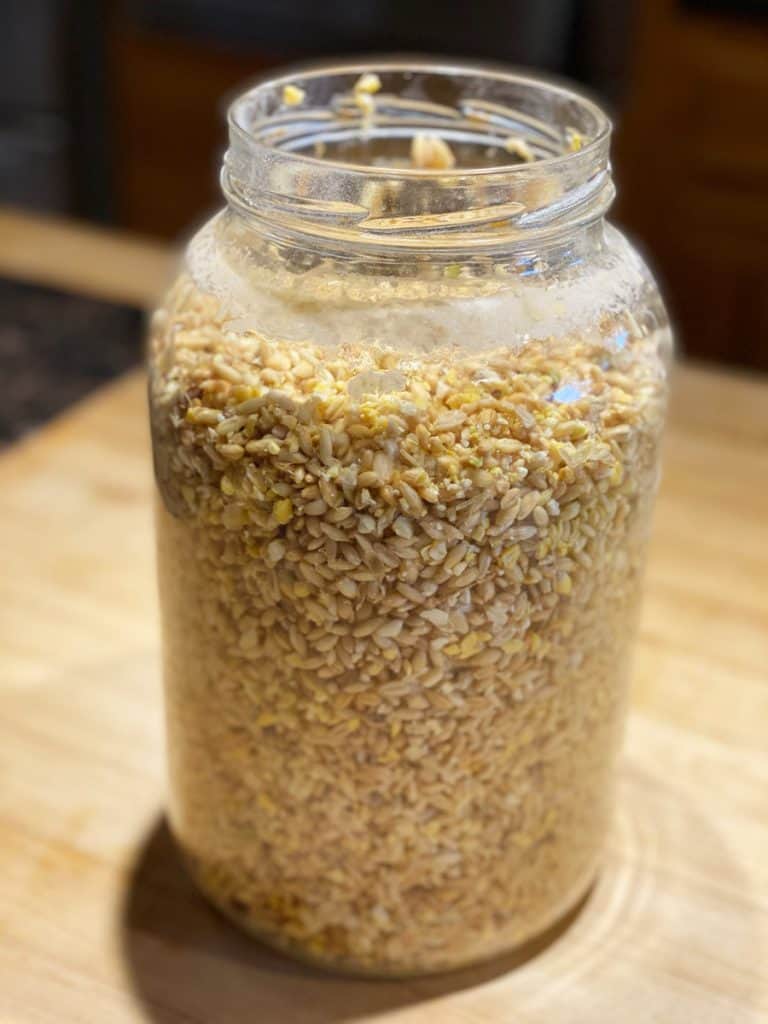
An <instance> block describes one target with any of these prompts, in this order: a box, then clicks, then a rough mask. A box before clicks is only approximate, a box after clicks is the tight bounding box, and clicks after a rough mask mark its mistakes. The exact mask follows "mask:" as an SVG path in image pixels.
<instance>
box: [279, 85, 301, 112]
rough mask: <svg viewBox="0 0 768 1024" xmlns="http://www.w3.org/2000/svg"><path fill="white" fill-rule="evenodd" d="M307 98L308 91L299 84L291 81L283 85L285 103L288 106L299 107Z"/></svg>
mask: <svg viewBox="0 0 768 1024" xmlns="http://www.w3.org/2000/svg"><path fill="white" fill-rule="evenodd" d="M305 98H306V93H305V92H304V90H303V89H300V88H299V86H298V85H293V84H292V83H289V84H288V85H284V86H283V103H284V104H285V105H286V107H298V106H300V105H301V104H302V103H303V102H304V100H305Z"/></svg>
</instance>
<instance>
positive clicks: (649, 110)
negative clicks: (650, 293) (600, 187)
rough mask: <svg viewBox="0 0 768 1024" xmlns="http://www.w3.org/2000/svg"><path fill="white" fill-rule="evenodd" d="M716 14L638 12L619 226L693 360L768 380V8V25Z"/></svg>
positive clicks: (648, 7) (620, 140)
mask: <svg viewBox="0 0 768 1024" xmlns="http://www.w3.org/2000/svg"><path fill="white" fill-rule="evenodd" d="M706 6H707V5H705V4H695V3H689V4H682V3H677V2H674V0H640V3H639V4H638V8H637V15H638V17H637V25H636V41H635V46H634V47H633V61H634V64H633V67H632V69H631V78H630V87H629V93H628V96H627V104H626V109H625V112H624V115H623V117H622V119H621V124H620V130H619V132H618V134H617V146H616V171H617V177H618V180H619V187H620V193H619V194H620V196H621V201H620V205H619V207H618V215H619V218H620V220H621V221H622V223H623V225H624V226H625V227H626V228H627V229H628V230H629V231H630V233H631V234H632V235H634V237H635V238H636V239H638V240H639V241H640V242H641V243H642V244H643V245H644V247H645V248H646V250H647V251H648V253H649V256H650V258H651V261H652V263H653V264H654V267H655V268H656V269H657V271H658V273H659V275H660V277H661V279H662V282H663V284H664V285H665V286H666V289H665V291H666V294H667V296H668V299H669V306H670V309H671V312H672V314H673V317H674V318H675V320H676V322H677V325H678V328H679V336H680V339H681V343H682V347H683V349H684V351H686V352H687V353H688V354H689V355H693V356H696V357H701V358H707V359H718V360H721V361H724V362H731V363H735V364H740V365H743V366H750V367H759V368H761V369H764V370H768V130H766V116H767V115H768V4H764V5H763V6H764V7H765V15H764V16H763V17H759V16H758V17H756V16H754V15H753V16H746V15H742V16H737V15H735V14H733V13H731V14H728V15H726V14H723V13H718V14H713V13H709V12H706V11H703V10H702V9H701V8H703V7H706ZM710 6H716V7H719V8H723V7H726V6H730V8H731V10H732V11H733V10H734V9H735V8H736V7H738V4H731V5H725V4H716V5H710ZM749 6H750V7H751V8H753V9H754V8H755V6H756V5H755V4H751V5H749Z"/></svg>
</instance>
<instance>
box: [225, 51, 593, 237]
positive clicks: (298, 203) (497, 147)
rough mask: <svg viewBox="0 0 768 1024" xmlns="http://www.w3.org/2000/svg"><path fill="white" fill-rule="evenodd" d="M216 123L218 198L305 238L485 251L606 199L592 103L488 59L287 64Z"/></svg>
mask: <svg viewBox="0 0 768 1024" xmlns="http://www.w3.org/2000/svg"><path fill="white" fill-rule="evenodd" d="M228 121H229V135H230V147H229V150H228V151H227V154H226V157H225V163H224V168H223V172H222V185H223V188H224V191H225V194H226V195H227V198H228V199H230V201H231V202H233V203H234V204H235V205H236V206H238V207H239V208H240V209H241V210H245V211H246V212H249V213H251V214H252V215H254V216H257V217H259V218H260V219H262V220H264V219H266V220H279V221H282V222H283V226H284V227H285V226H288V222H289V221H292V222H296V223H294V227H297V226H298V224H299V223H300V224H301V226H302V229H303V230H304V231H307V232H309V234H312V235H317V234H318V228H321V229H322V231H321V232H320V233H321V234H325V235H326V236H327V237H329V238H330V237H333V235H334V234H336V233H337V232H339V231H340V232H342V233H347V234H349V233H350V232H352V231H354V233H355V234H356V240H357V241H358V242H360V243H363V244H365V243H372V242H374V241H376V242H378V243H381V242H382V241H383V239H384V238H386V239H387V240H388V244H389V245H393V244H398V245H405V246H407V247H413V246H414V245H418V244H419V243H421V244H424V243H425V242H426V241H427V240H431V241H432V243H433V244H436V243H437V240H438V236H439V241H440V244H441V245H447V246H448V247H449V248H451V247H455V245H456V244H459V243H461V244H462V245H464V246H469V247H470V248H473V249H474V248H477V247H486V246H492V247H494V246H497V245H500V244H507V245H508V244H509V243H510V242H511V241H512V240H513V239H514V238H516V237H519V236H520V234H521V233H525V232H527V233H528V236H530V232H531V231H532V230H536V231H539V232H540V231H542V230H546V229H547V227H548V226H549V227H556V228H557V229H558V230H562V229H563V228H565V227H569V228H571V229H572V228H573V227H574V226H575V225H576V223H577V222H578V223H583V222H585V220H589V219H592V220H594V219H597V217H599V216H601V215H602V213H603V212H604V211H605V209H606V208H607V206H608V204H609V203H610V200H611V199H612V197H613V188H612V184H611V181H610V172H609V168H608V146H609V140H610V133H611V123H610V121H609V119H608V117H607V116H606V115H605V114H604V113H603V111H602V110H601V109H600V107H599V106H598V105H597V104H595V103H594V102H593V101H592V100H590V99H588V98H587V97H586V96H583V95H582V94H580V93H578V92H575V91H573V90H572V89H570V88H567V87H565V86H563V85H560V84H557V83H555V82H552V81H549V80H547V79H543V78H538V77H535V76H531V75H527V74H522V73H518V72H515V71H510V70H508V69H503V68H499V67H497V66H490V65H482V64H463V63H453V62H451V63H447V62H445V61H430V60H424V59H421V58H419V59H414V60H408V59H376V58H371V59H370V60H368V61H366V62H364V63H363V62H360V61H356V62H343V63H335V64H320V65H318V64H313V65H304V66H297V67H295V68H293V69H289V70H287V71H286V72H284V73H282V74H280V75H278V76H274V77H270V78H268V79H265V80H262V81H260V82H258V83H257V84H256V85H255V86H254V87H253V88H251V89H249V90H248V91H247V92H245V93H244V94H242V95H241V96H240V97H238V98H237V99H236V100H235V101H234V102H233V103H232V105H231V106H230V108H229V114H228ZM435 140H437V141H435ZM419 147H421V150H419ZM425 147H426V149H425ZM420 152H426V154H427V157H428V158H429V159H427V161H426V163H425V162H424V161H421V160H419V159H417V161H416V165H415V166H414V155H416V157H417V158H418V157H419V153H420ZM312 225H314V227H313V226H312Z"/></svg>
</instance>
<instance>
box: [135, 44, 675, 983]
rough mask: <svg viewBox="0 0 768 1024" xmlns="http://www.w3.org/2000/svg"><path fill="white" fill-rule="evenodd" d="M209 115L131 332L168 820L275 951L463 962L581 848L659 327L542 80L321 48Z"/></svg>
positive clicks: (593, 801) (608, 699)
mask: <svg viewBox="0 0 768 1024" xmlns="http://www.w3.org/2000/svg"><path fill="white" fill-rule="evenodd" d="M229 134H230V145H229V150H228V152H227V154H226V157H225V160H224V167H223V171H222V177H221V181H222V188H223V192H224V196H225V198H226V205H225V208H224V209H223V210H222V212H220V213H219V214H217V215H216V216H215V217H214V218H213V219H212V220H211V221H210V222H209V223H208V224H206V225H205V226H204V227H203V228H202V230H200V231H199V233H198V234H197V235H196V236H195V237H194V238H193V240H192V241H191V243H190V244H189V246H188V249H187V253H186V257H185V264H184V268H183V270H182V272H181V275H180V277H179V279H178V280H177V282H176V283H175V284H174V286H173V287H172V289H171V291H170V293H169V294H168V296H167V299H166V301H165V304H164V306H163V308H162V309H161V310H160V311H158V312H157V313H156V314H155V316H154V318H153V321H152V337H151V386H150V394H151V415H152V427H153V438H154V455H155V467H156V476H157V484H158V494H159V501H158V505H157V507H158V512H157V535H158V547H159V574H160V587H161V598H162V614H163V633H164V651H165V686H166V707H167V722H168V751H169V765H170V782H171V786H170V803H171V822H172V827H173V830H174V833H175V835H176V837H177V840H178V842H179V844H180V847H181V849H182V850H183V853H184V856H185V859H186V861H187V863H188V864H189V867H190V870H191V872H192V875H193V877H194V878H195V880H196V882H197V883H198V885H199V887H200V888H201V889H202V891H203V892H204V893H205V894H206V896H207V897H208V898H209V899H210V900H211V901H212V902H213V903H214V904H215V905H216V906H218V907H219V908H220V909H221V910H222V911H224V912H225V913H226V914H227V915H229V916H230V917H231V918H233V919H234V920H236V921H237V922H238V923H239V924H240V925H241V926H242V927H243V928H246V929H248V930H249V931H251V932H252V933H254V934H255V935H257V936H259V937H261V938H263V939H265V940H266V941H268V942H270V943H273V944H274V945H276V946H279V947H281V948H283V949H285V950H287V951H289V952H291V953H294V954H295V955H298V956H300V957H303V958H307V959H310V960H312V961H315V962H318V963H321V964H325V965H328V966H332V967H336V968H340V969H344V970H353V971H361V972H367V973H371V974H396V975H405V974H411V973H418V972H428V971H433V970H436V969H441V968H450V967H456V966H459V965H462V964H466V963H468V962H471V961H474V960H478V959H480V958H484V957H489V956H491V955H493V954H497V953H499V952H501V951H505V950H508V949H511V948H512V947H515V946H518V945H520V944H522V943H524V942H526V940H529V939H531V938H532V937H533V936H536V935H537V934H538V933H540V932H541V931H542V930H544V929H546V928H547V927H548V926H550V925H552V924H553V923H554V922H556V921H557V920H558V919H559V918H561V916H562V915H564V914H565V913H566V912H567V911H568V910H569V909H571V908H572V907H574V905H575V904H576V903H577V902H578V901H579V899H580V898H581V897H582V896H583V895H584V893H585V892H586V891H587V889H588V887H589V885H590V883H591V882H592V880H593V878H594V876H595V872H596V870H597V867H598V862H599V857H600V852H601V847H602V846H603V843H604V839H605V836H606V830H607V828H608V825H609V822H610V812H611V799H612V784H613V780H614V776H615V773H616V758H617V752H618V749H619V745H620V740H621V733H622V723H623V719H624V715H625V708H626V702H627V679H628V671H629V667H630V653H631V645H632V638H633V632H634V629H635V620H636V616H637V610H638V599H639V594H640V587H641V579H642V572H643V558H644V551H645V547H646V541H647V537H648V530H649V523H650V515H651V507H652V504H653V498H654V492H655V490H656V484H657V480H658V460H659V441H660V435H661V431H662V424H663V419H664V406H665V394H666V376H667V363H668V352H669V348H670V335H669V329H668V324H667V319H666V316H665V314H664V310H663V307H662V304H661V301H660V299H659V295H658V292H657V289H656V286H655V285H654V282H653V280H652V278H651V276H650V274H649V272H648V270H647V269H646V267H645V266H644V264H643V262H642V261H641V260H640V258H639V257H638V256H637V254H636V253H635V252H634V251H633V250H632V248H631V247H630V246H629V245H628V243H627V242H626V241H625V239H624V238H623V237H622V236H621V234H619V232H618V231H616V229H615V228H613V227H611V226H609V225H608V224H607V223H606V222H605V220H604V215H605V212H606V210H607V208H608V206H609V204H610V201H611V199H612V197H613V186H612V183H611V177H610V170H609V164H608V149H609V136H610V125H609V122H608V120H607V119H606V117H605V115H604V114H603V113H602V112H601V111H600V110H599V108H597V107H596V106H595V105H594V104H593V103H592V102H590V101H589V100H587V99H585V98H582V97H580V96H579V95H577V94H576V93H573V92H571V91H569V90H568V89H564V88H562V87H560V86H556V85H552V84H549V83H547V82H544V81H540V80H537V79H534V78H529V77H525V76H522V75H517V74H509V73H506V72H494V71H489V70H487V69H477V68H473V67H468V66H453V65H452V66H443V65H438V64H429V63H427V64H421V65H412V64H405V63H399V62H380V63H377V64H376V65H375V66H374V67H368V66H365V67H361V66H352V65H343V66H333V67H319V68H315V69H312V70H306V69H304V70H302V71H301V72H297V73H296V74H295V75H292V76H290V75H289V76H285V77H282V78H274V79H272V80H270V81H266V82H263V83H262V84H260V85H258V86H256V87H255V88H253V89H252V90H251V91H249V92H247V93H245V94H244V95H243V96H241V97H240V98H239V99H237V100H236V101H235V102H234V104H233V105H232V107H231V110H230V114H229Z"/></svg>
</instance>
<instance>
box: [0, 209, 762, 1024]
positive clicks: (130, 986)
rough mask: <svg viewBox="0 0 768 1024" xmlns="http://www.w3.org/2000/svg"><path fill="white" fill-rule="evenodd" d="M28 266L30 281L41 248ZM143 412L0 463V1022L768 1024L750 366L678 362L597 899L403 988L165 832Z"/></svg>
mask: <svg viewBox="0 0 768 1024" xmlns="http://www.w3.org/2000/svg"><path fill="white" fill-rule="evenodd" d="M0 227H2V218H0ZM61 230H64V229H61ZM81 234H82V233H81ZM25 237H27V235H26V232H25ZM57 237H58V236H57ZM65 241H66V240H65ZM65 241H64V242H62V240H61V239H60V238H59V243H61V244H62V245H64V246H65V250H66V244H65ZM97 241H98V244H97V253H96V257H95V261H96V263H97V264H98V265H99V267H100V269H99V271H98V273H97V275H96V285H95V290H97V291H99V293H100V294H106V293H109V291H110V287H109V285H110V282H109V276H110V274H109V273H107V272H106V271H105V270H104V268H103V266H102V260H103V258H104V257H105V256H106V255H107V254H109V255H110V260H111V264H110V265H111V267H112V268H113V269H112V271H111V273H112V276H113V277H114V278H115V279H116V290H115V291H114V294H115V297H117V298H122V297H125V295H126V294H130V295H131V297H132V298H135V297H137V296H139V297H143V298H147V299H148V298H149V297H150V295H151V293H152V291H153V290H154V288H155V287H156V280H157V277H149V276H148V277H147V279H146V285H144V284H142V281H141V280H139V279H140V277H141V272H140V271H139V270H137V271H136V280H135V281H134V284H133V285H130V284H126V283H125V280H124V277H123V276H122V275H121V274H120V273H118V272H116V271H115V270H114V268H115V267H116V266H117V267H118V268H119V266H120V259H121V258H122V256H125V255H126V253H127V256H128V258H129V259H128V263H129V264H131V260H134V258H135V257H136V256H137V250H136V249H135V247H136V246H137V245H138V243H130V244H129V245H128V248H127V249H126V248H123V247H122V245H121V243H119V242H118V241H116V240H110V239H109V238H108V237H106V236H102V237H101V238H100V239H99V240H97ZM91 242H93V239H91V241H90V242H89V243H88V244H91ZM94 244H96V243H94ZM99 246H104V247H105V248H104V249H102V248H99ZM86 248H87V246H86ZM148 252H149V250H148ZM153 258H156V264H155V265H156V266H157V267H158V268H159V267H160V266H161V264H162V260H161V258H160V256H159V255H158V254H157V253H156V252H155V255H154V257H153ZM81 262H82V264H83V267H84V268H87V265H88V259H87V258H84V259H83V261H81ZM3 265H4V269H6V270H7V265H8V259H7V257H4V259H3ZM140 265H141V260H140V259H138V261H137V263H136V266H137V267H138V266H140ZM55 271H56V267H55V266H54V267H53V272H54V274H55ZM21 272H23V273H24V274H25V275H26V276H31V277H36V278H38V279H42V278H45V277H46V268H45V267H44V266H43V267H42V269H41V268H40V266H39V265H37V264H34V263H33V261H32V259H31V257H29V259H28V263H27V264H26V265H25V266H23V267H21ZM86 277H87V275H86ZM90 280H91V281H92V280H93V279H90ZM83 287H84V288H88V287H89V280H88V279H86V280H84V281H83ZM121 288H122V292H121V291H120V289H121ZM145 419H146V412H145V408H144V398H143V383H142V381H141V379H140V378H139V376H138V375H134V376H131V377H129V378H126V379H123V380H121V381H119V382H117V383H116V384H114V385H112V386H110V387H107V388H105V389H103V390H102V391H100V392H98V393H97V394H96V395H95V396H94V397H92V398H91V399H89V400H87V401H86V402H85V403H83V404H82V405H80V406H78V407H76V408H75V409H74V410H72V411H71V412H70V413H68V414H66V415H65V416H64V417H63V418H61V419H60V420H58V421H56V422H55V423H53V424H52V425H51V426H50V427H48V428H46V429H45V430H43V431H42V432H40V433H39V434H37V435H35V436H34V437H32V438H30V439H29V440H28V441H26V442H24V443H22V444H20V445H17V446H15V447H13V448H11V449H10V450H9V451H8V452H7V453H6V454H5V455H3V456H2V458H0V565H1V566H2V571H1V572H0V1022H2V1024H11V1022H12V1024H70V1022H78V1024H80V1022H87V1024H91V1022H93V1024H122V1022H134V1024H135V1022H140V1021H145V1022H151V1024H246V1022H247V1024H341V1022H354V1021H368V1022H371V1021H375V1022H378V1024H497V1022H498V1024H603V1022H604V1024H641V1022H642V1024H646V1022H659V1024H730V1022H734V1024H758V1022H764V1021H766V1020H768V527H767V526H766V524H767V523H768V383H767V382H766V381H764V380H762V381H761V380H755V379H752V380H750V379H748V378H746V377H738V376H735V375H725V374H720V373H715V372H711V371H704V370H701V369H694V368H690V367H687V368H684V369H681V370H679V371H678V374H677V380H676V388H675V396H674V402H673V407H672V423H671V428H670V433H669V442H668V445H667V451H666V468H665V476H664V481H663V485H662V491H661V496H660V499H659V504H658V514H657V519H656V531H655V537H654V542H653V547H652V553H651V561H650V568H649V575H648V586H647V599H646V603H645V611H644V617H643V623H642V631H641V640H640V644H639V647H638V655H637V660H636V672H635V685H634V704H633V710H632V714H631V717H630V722H629V728H628V735H627V744H626V750H625V756H624V759H623V764H622V772H621V787H620V794H619V805H618V808H617V814H616V822H615V827H614V830H613V834H612V837H611V841H610V845H609V849H608V851H607V854H606V858H605V866H604V869H603V871H602V874H601V876H600V879H599V881H598V883H597V885H596V886H595V888H594V890H593V892H592V894H591V896H590V898H589V899H588V900H587V902H586V904H585V905H584V907H583V908H582V910H581V912H580V914H579V915H578V916H577V917H576V918H575V920H574V921H573V922H572V923H571V924H570V926H569V927H568V928H567V929H566V930H564V931H562V932H561V933H560V934H559V935H557V936H556V937H554V938H553V939H552V941H550V943H549V944H548V945H546V946H544V947H543V948H541V949H540V950H539V951H538V955H536V956H534V957H533V958H531V959H529V960H527V962H525V963H522V964H519V963H517V962H516V961H515V960H514V959H509V960H506V961H501V962H496V963H494V964H490V965H486V966H484V967H481V968H476V969H473V970H469V971H464V972H459V973H456V974H451V975H446V976H443V977H433V978H426V979H421V980H417V981H408V982H374V981H363V980H349V979H344V978H337V977H333V976H330V975H324V974H321V973H319V972H316V971H312V970H309V969H307V968H304V967H301V966H299V965H297V964H294V963H293V962H292V961H289V960H287V959H285V958H283V957H281V956H279V955H277V954H275V953H272V952H270V951H269V950H266V949H264V948H263V947H261V946H259V945H257V944H256V943H253V942H251V941H250V940H248V939H247V938H245V937H244V936H241V935H240V934H239V933H238V932H237V931H235V930H234V929H233V928H232V927H231V926H230V925H229V924H228V923H226V922H225V921H223V920H221V919H220V918H219V917H218V916H217V915H216V914H215V913H214V912H213V911H211V910H209V909H208V908H207V906H206V905H205V904H204V903H203V902H202V900H201V899H200V898H199V897H198V896H197V895H196V894H195V892H194V891H193V890H192V889H191V887H190V885H189V883H188V882H187V881H186V880H185V878H184V877H183V875H182V874H181V871H180V868H179V865H178V863H177V860H176V857H175V854H174V850H173V846H172V844H171V842H170V840H169V837H168V833H167V830H166V827H165V825H164V820H163V802H164V796H163V785H164V777H163V763H162V745H163V740H162V722H161V689H160V680H159V667H158V629H157V610H156V602H155V589H154V575H153V574H154V567H153V553H152V528H151V517H150V498H151V479H150V460H149V450H148V441H147V435H146V428H145Z"/></svg>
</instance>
